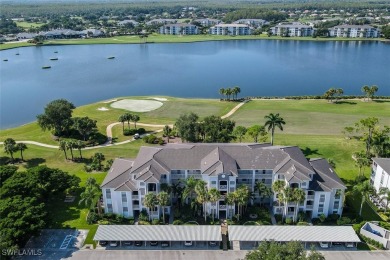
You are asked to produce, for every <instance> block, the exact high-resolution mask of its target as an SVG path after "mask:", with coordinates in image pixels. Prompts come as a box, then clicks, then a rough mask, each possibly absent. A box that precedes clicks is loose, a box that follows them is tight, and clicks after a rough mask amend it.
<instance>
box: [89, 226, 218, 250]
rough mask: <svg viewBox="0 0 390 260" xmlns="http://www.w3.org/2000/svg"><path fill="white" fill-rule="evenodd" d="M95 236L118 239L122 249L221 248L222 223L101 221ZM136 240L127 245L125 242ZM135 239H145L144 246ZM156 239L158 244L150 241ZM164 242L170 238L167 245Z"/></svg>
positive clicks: (143, 240) (102, 238) (103, 238)
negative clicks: (213, 244) (193, 224)
mask: <svg viewBox="0 0 390 260" xmlns="http://www.w3.org/2000/svg"><path fill="white" fill-rule="evenodd" d="M94 240H95V241H97V242H100V241H108V242H109V241H118V242H119V247H121V249H124V248H127V249H149V250H152V249H176V250H177V249H203V250H207V249H210V250H211V249H219V243H220V242H221V229H220V226H211V225H208V226H186V225H150V226H146V225H145V226H143V225H100V226H99V227H98V230H97V231H96V234H95V237H94ZM128 241H131V242H133V243H132V245H131V246H126V243H125V242H128ZM135 241H142V246H138V247H137V246H135V245H134V244H135V243H134V242H135ZM152 241H156V242H158V244H157V245H154V246H151V245H150V242H152ZM185 241H191V242H192V245H187V246H185V245H184V242H185ZM162 242H168V243H167V244H168V246H166V245H164V246H163V243H162ZM209 242H217V245H216V246H210V244H209ZM109 244H110V243H108V246H107V248H110V246H109Z"/></svg>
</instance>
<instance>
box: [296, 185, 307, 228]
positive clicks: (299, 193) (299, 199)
mask: <svg viewBox="0 0 390 260" xmlns="http://www.w3.org/2000/svg"><path fill="white" fill-rule="evenodd" d="M305 199H306V192H305V191H304V190H302V189H300V188H296V189H293V201H294V202H295V203H296V205H297V206H296V209H295V213H294V219H293V221H294V222H296V221H297V218H298V210H299V204H301V203H303V202H305Z"/></svg>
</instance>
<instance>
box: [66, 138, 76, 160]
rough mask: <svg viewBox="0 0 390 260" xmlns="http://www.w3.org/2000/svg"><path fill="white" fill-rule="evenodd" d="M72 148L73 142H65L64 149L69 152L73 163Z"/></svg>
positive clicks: (73, 146)
mask: <svg viewBox="0 0 390 260" xmlns="http://www.w3.org/2000/svg"><path fill="white" fill-rule="evenodd" d="M73 148H75V143H74V141H73V140H68V141H66V149H68V150H70V154H71V156H72V161H73Z"/></svg>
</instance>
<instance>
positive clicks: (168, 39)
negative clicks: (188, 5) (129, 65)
mask: <svg viewBox="0 0 390 260" xmlns="http://www.w3.org/2000/svg"><path fill="white" fill-rule="evenodd" d="M226 40H294V41H384V39H382V38H321V37H317V38H313V37H282V36H270V37H269V36H268V35H266V34H261V35H236V36H229V35H211V34H200V35H162V34H151V35H149V36H148V37H147V38H146V43H191V42H205V41H226ZM137 43H145V42H144V40H143V39H141V38H140V37H139V36H138V35H123V36H115V37H107V38H87V39H59V40H49V41H45V42H44V44H43V45H80V44H137ZM25 46H34V44H30V43H5V44H1V45H0V50H5V49H11V48H16V47H25ZM40 46H42V45H40Z"/></svg>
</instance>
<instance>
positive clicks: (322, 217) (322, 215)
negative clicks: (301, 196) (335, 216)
mask: <svg viewBox="0 0 390 260" xmlns="http://www.w3.org/2000/svg"><path fill="white" fill-rule="evenodd" d="M318 218H319V219H320V221H321V223H324V221H325V220H326V216H325V214H321V215H320V216H319V217H318Z"/></svg>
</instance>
